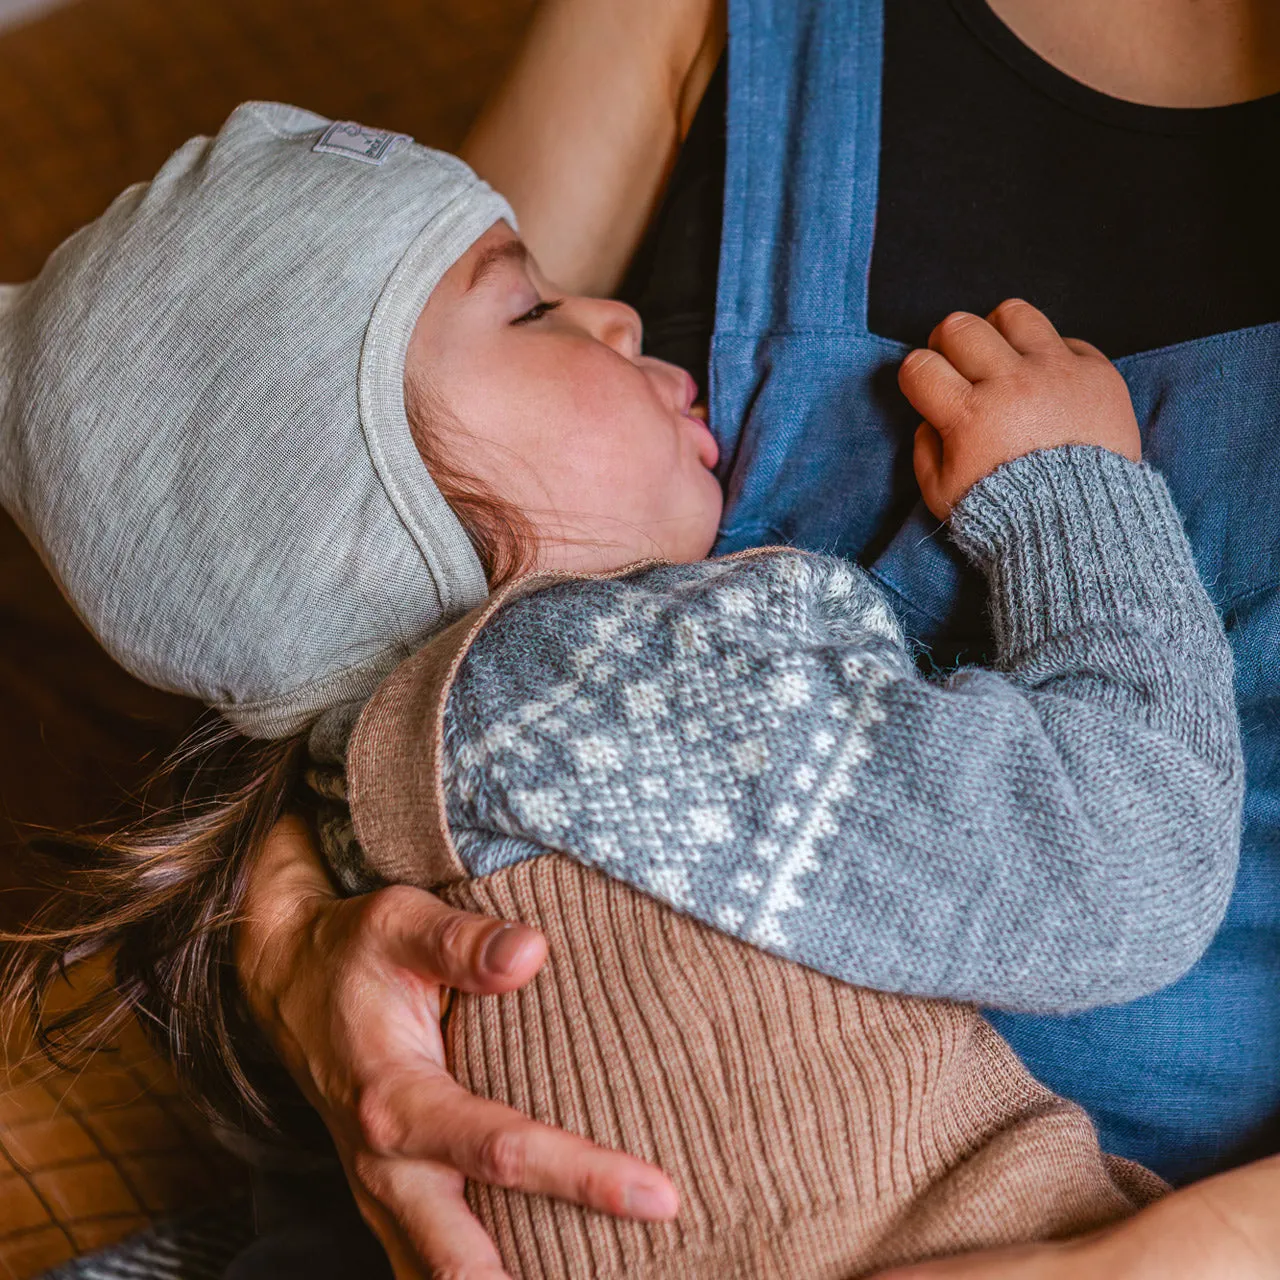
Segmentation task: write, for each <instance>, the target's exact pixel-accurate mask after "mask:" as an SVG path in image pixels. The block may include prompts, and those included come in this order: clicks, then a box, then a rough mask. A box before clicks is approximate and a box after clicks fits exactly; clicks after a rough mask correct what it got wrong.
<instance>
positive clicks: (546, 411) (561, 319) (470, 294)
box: [406, 222, 722, 571]
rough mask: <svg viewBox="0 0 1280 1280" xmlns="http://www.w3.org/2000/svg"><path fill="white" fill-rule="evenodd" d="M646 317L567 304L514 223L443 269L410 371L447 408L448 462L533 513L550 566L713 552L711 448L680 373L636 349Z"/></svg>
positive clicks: (594, 302)
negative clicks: (515, 230) (540, 270)
mask: <svg viewBox="0 0 1280 1280" xmlns="http://www.w3.org/2000/svg"><path fill="white" fill-rule="evenodd" d="M640 339H641V326H640V317H639V316H638V315H636V313H635V312H634V311H633V310H632V309H631V308H630V307H627V306H624V305H623V304H622V303H619V302H607V301H603V300H601V299H598V298H580V297H566V296H564V295H563V294H561V293H559V292H557V291H556V290H555V289H554V288H553V287H552V286H551V285H550V284H549V283H548V282H547V281H546V280H544V279H543V278H542V277H541V276H540V275H539V273H538V270H537V267H536V265H535V264H534V263H533V261H532V260H531V259H530V258H529V256H528V253H527V251H526V250H525V247H524V245H523V243H522V242H521V241H520V239H519V238H518V237H517V236H516V235H515V234H514V233H513V232H512V231H511V229H510V228H509V227H508V226H507V224H506V223H505V222H500V223H498V224H497V225H495V226H494V227H492V228H491V229H490V230H489V231H488V232H487V233H486V234H485V235H484V236H483V237H482V238H481V239H480V240H479V241H477V243H476V244H475V245H473V246H472V248H471V249H470V250H469V252H468V253H467V254H466V255H465V256H464V257H463V258H462V259H461V260H460V261H459V262H457V263H456V264H455V265H454V267H453V268H452V269H451V270H450V271H449V272H448V274H447V275H445V277H444V279H443V280H442V281H441V282H440V284H439V285H438V286H437V288H436V289H435V291H434V292H433V293H432V295H431V299H430V301H429V302H428V303H427V306H426V309H425V310H424V311H423V313H422V315H421V317H420V318H419V320H418V324H417V327H416V328H415V330H414V333H413V338H412V340H411V342H410V344H409V355H408V364H407V368H406V378H407V380H409V381H410V382H412V383H413V384H414V385H416V386H420V387H422V388H423V389H425V390H426V391H428V392H429V393H430V395H431V397H432V398H434V399H436V400H438V401H439V402H440V403H442V404H443V405H445V406H447V408H448V410H449V415H450V416H451V417H452V418H453V419H455V420H456V421H455V422H454V423H449V422H445V423H442V424H428V430H431V431H433V432H436V433H437V435H438V436H439V438H440V442H441V444H442V446H443V448H444V451H445V453H446V455H447V456H448V458H449V460H450V461H451V462H452V463H454V465H456V466H458V467H459V468H460V469H462V470H464V471H465V472H467V473H468V474H470V475H472V476H474V477H475V478H476V479H477V480H479V481H481V482H482V483H484V484H485V485H486V486H487V487H488V488H489V489H490V490H491V491H492V492H493V493H494V494H495V496H497V497H499V498H500V499H502V500H503V501H505V502H508V503H510V504H511V505H513V506H514V507H516V508H517V509H518V510H520V511H521V512H523V513H524V515H525V516H526V517H527V518H528V520H529V521H530V523H531V524H532V525H533V528H534V530H535V532H536V534H537V537H538V541H539V543H540V549H539V555H538V567H539V568H543V569H561V570H564V569H568V570H575V571H579V570H598V569H611V568H616V567H618V566H620V565H624V564H629V563H631V562H632V561H634V560H638V559H644V558H647V557H650V556H662V557H665V558H667V559H670V560H675V561H680V562H687V561H692V560H700V559H702V558H703V557H704V556H705V555H707V554H708V552H709V551H710V549H711V545H712V543H713V542H714V541H715V535H716V527H717V525H718V524H719V520H720V512H721V504H722V496H721V492H720V485H719V482H718V481H717V480H716V478H715V476H714V474H713V473H712V470H711V469H712V467H714V466H715V463H716V452H717V451H716V444H715V440H714V439H713V438H712V436H711V433H710V431H708V429H707V427H706V424H705V423H704V422H703V421H702V420H701V419H700V418H699V417H697V416H694V414H693V412H692V408H693V401H694V397H695V395H696V391H697V387H696V385H695V383H694V381H693V379H692V378H690V377H689V375H688V374H687V373H685V372H684V370H682V369H679V368H677V367H676V366H675V365H670V364H667V363H665V362H664V361H661V360H654V359H651V358H650V357H648V356H643V355H641V354H640Z"/></svg>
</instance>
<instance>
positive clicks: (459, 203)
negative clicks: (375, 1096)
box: [0, 103, 515, 738]
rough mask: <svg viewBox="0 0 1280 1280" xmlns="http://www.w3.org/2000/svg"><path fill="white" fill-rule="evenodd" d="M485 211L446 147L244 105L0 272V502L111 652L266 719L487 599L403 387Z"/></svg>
mask: <svg viewBox="0 0 1280 1280" xmlns="http://www.w3.org/2000/svg"><path fill="white" fill-rule="evenodd" d="M504 218H505V219H506V220H507V221H508V222H510V223H511V224H512V225H513V226H514V225H515V223H514V218H513V215H512V213H511V210H510V208H509V206H508V205H507V203H506V202H505V201H504V200H503V199H502V198H501V197H500V196H498V195H496V194H495V193H494V192H493V191H492V190H490V188H489V187H487V186H486V185H485V184H484V183H483V182H481V181H480V180H479V179H478V178H477V177H476V176H475V175H474V174H473V173H472V172H471V170H470V169H468V168H467V166H466V165H465V164H463V163H462V161H460V160H458V159H456V158H455V157H453V156H448V155H443V154H441V153H440V152H436V151H431V150H428V149H427V148H425V147H420V146H417V145H415V144H414V143H413V142H412V140H411V139H409V138H406V137H403V136H400V135H396V134H390V133H384V132H380V131H377V130H372V129H366V128H363V127H361V126H359V125H354V124H345V123H333V122H331V121H328V120H325V119H323V118H322V117H320V116H317V115H313V114H311V113H310V112H307V111H300V110H298V109H297V108H294V107H286V106H280V105H278V104H274V103H248V104H246V105H245V106H242V107H240V108H239V109H238V110H237V111H236V112H235V113H234V114H233V115H232V116H231V118H230V119H229V120H228V121H227V123H226V124H225V125H224V127H223V128H222V131H221V132H220V133H219V134H218V136H217V137H216V138H213V139H209V138H195V139H192V140H191V141H190V142H188V143H187V144H186V145H185V146H183V147H182V148H181V149H180V150H179V151H178V152H177V153H176V154H175V155H174V156H173V157H172V158H171V159H170V160H169V162H168V163H167V164H166V165H165V166H164V168H163V169H161V171H160V173H159V174H158V175H157V176H156V178H155V179H154V180H153V181H152V182H150V183H147V184H144V185H140V186H136V187H132V188H130V189H129V190H128V191H126V192H125V193H124V194H123V195H122V196H121V197H120V198H119V199H118V200H117V201H116V202H115V203H114V204H113V205H112V206H111V208H110V209H109V210H108V211H107V212H106V213H105V214H104V215H103V216H102V217H101V218H100V219H99V220H98V221H97V222H95V223H93V224H91V225H90V226H88V227H86V228H84V229H83V230H82V231H80V232H79V233H77V234H76V235H75V236H73V237H72V238H71V239H70V240H68V241H67V242H66V243H65V244H64V245H62V246H61V247H60V248H59V249H58V250H57V251H56V252H55V253H54V254H53V256H52V257H51V258H50V259H49V261H48V263H47V264H46V266H45V268H44V270H43V272H42V273H41V274H40V276H39V278H38V279H36V280H35V281H33V282H32V283H31V284H28V285H23V286H20V287H9V288H4V289H0V501H3V503H4V505H5V507H6V508H8V510H9V511H10V512H11V513H12V514H13V516H14V517H15V519H16V520H17V522H18V523H19V524H20V525H21V527H22V528H23V530H24V531H25V532H26V534H27V536H28V537H29V538H30V539H31V541H32V542H33V543H34V544H35V546H36V547H37V549H38V550H39V551H40V553H41V554H42V555H43V557H44V560H45V563H46V564H47V565H48V567H49V569H50V571H51V572H52V573H53V575H54V577H55V578H56V579H57V581H58V583H59V584H60V586H61V587H62V590H63V591H64V592H65V594H66V595H67V597H68V599H69V600H70V601H71V603H72V604H73V605H74V606H75V608H76V609H77V611H78V612H79V614H80V616H81V617H82V618H83V619H84V621H85V622H86V623H87V624H88V626H89V627H90V628H91V629H92V630H93V632H94V633H95V634H96V635H97V637H98V639H99V640H100V641H101V642H102V644H103V645H104V646H105V647H106V648H107V649H108V650H109V651H110V653H111V654H112V655H114V657H115V658H116V659H117V660H119V661H120V662H121V663H122V664H123V665H124V666H125V667H127V668H128V669H129V670H130V671H132V672H134V673H135V674H136V675H138V676H140V677H141V678H142V679H144V680H146V681H149V682H150V683H151V684H154V685H158V686H160V687H161V688H165V689H171V690H174V691H176V692H180V693H185V694H189V695H192V696H194V697H197V698H200V699H202V700H203V701H204V702H206V703H208V704H209V705H211V706H214V707H216V708H218V710H220V711H221V712H222V713H223V714H224V715H225V716H226V717H227V719H229V720H230V721H231V722H232V723H233V724H234V725H235V726H236V727H237V728H239V729H241V730H242V731H243V732H245V733H247V734H250V735H251V736H254V737H262V738H274V737H281V736H284V735H286V734H289V733H293V732H295V731H297V730H299V729H301V728H303V727H304V726H305V725H307V724H308V723H309V722H310V721H311V720H313V719H314V718H315V717H316V716H317V715H318V714H319V713H320V712H322V711H324V710H325V709H327V708H329V707H332V706H337V705H339V704H342V703H345V702H349V701H352V700H355V699H359V698H363V697H365V696H367V694H368V693H369V692H370V691H371V690H372V689H373V687H374V686H375V685H376V684H377V683H378V681H379V680H380V679H381V678H382V677H383V676H384V675H385V674H386V673H387V672H388V671H389V670H391V668H392V667H394V666H395V665H396V664H397V663H398V662H399V661H400V660H401V659H402V658H404V657H406V656H407V655H408V654H410V653H412V652H413V651H414V650H415V649H416V648H418V647H419V646H420V644H421V642H422V641H423V639H424V638H425V637H426V636H427V635H428V634H430V633H431V632H432V631H433V630H435V629H437V628H438V627H439V626H440V625H441V624H442V623H443V622H446V621H448V620H450V619H452V618H454V617H456V616H457V615H459V614H461V613H464V612H465V611H467V610H468V609H470V608H472V607H474V606H475V605H476V604H478V603H480V602H481V601H482V600H483V599H484V598H485V596H486V595H487V587H486V583H485V578H484V573H483V571H482V569H481V566H480V563H479V560H478V559H477V557H476V554H475V551H474V550H473V548H472V547H471V544H470V542H469V541H468V539H467V536H466V534H465V532H464V531H463V529H462V526H461V525H460V524H459V522H458V520H457V518H456V517H455V516H454V514H453V512H452V511H451V510H450V509H449V508H448V506H447V505H446V504H445V502H444V500H443V498H442V497H441V496H440V492H439V490H438V489H437V488H436V486H435V485H434V483H433V482H432V481H431V479H430V477H429V476H428V474H427V472H426V468H425V467H424V466H423V464H422V461H421V458H420V457H419V454H418V451H417V448H416V447H415V445H414V442H413V439H412V436H411V434H410V430H409V424H408V421H407V419H406V417H405V408H404V397H403V390H402V388H403V376H404V362H405V353H406V350H407V347H408V342H409V337H410V334H411V333H412V331H413V326H414V323H415V322H416V320H417V318H418V315H419V313H420V312H421V310H422V308H423V306H424V305H425V304H426V301H427V298H428V296H429V295H430V293H431V291H432V290H433V289H434V288H435V286H436V285H437V284H438V283H439V281H440V278H441V277H442V276H443V275H444V273H445V272H446V271H447V270H448V269H449V268H450V267H451V266H452V265H453V264H454V263H455V262H456V261H457V260H458V259H459V258H460V257H461V256H462V255H463V254H464V253H465V252H466V251H467V249H468V248H470V246H471V245H472V244H474V243H475V241H476V240H477V239H479V238H480V236H481V235H483V234H484V232H485V231H486V230H487V229H488V228H489V227H491V226H492V225H493V224H494V223H495V222H498V221H500V220H502V219H504Z"/></svg>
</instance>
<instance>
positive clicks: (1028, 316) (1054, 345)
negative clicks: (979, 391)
mask: <svg viewBox="0 0 1280 1280" xmlns="http://www.w3.org/2000/svg"><path fill="white" fill-rule="evenodd" d="M987 320H988V322H989V323H990V324H991V327H992V328H993V329H995V330H996V331H997V332H998V333H999V334H1000V336H1001V337H1002V338H1004V340H1005V341H1006V342H1007V343H1008V344H1009V346H1010V347H1012V348H1013V350H1014V351H1017V352H1020V353H1021V354H1022V355H1030V354H1031V353H1032V352H1035V351H1052V350H1057V349H1059V348H1061V346H1062V337H1061V335H1060V334H1059V333H1058V331H1057V329H1055V328H1054V327H1053V322H1052V321H1051V320H1050V319H1049V317H1048V316H1047V315H1045V313H1044V312H1043V311H1041V310H1040V309H1039V307H1033V306H1032V305H1031V303H1029V302H1024V301H1023V300H1022V299H1021V298H1006V299H1005V301H1004V302H1002V303H1001V304H1000V305H999V306H998V307H997V308H996V309H995V310H994V311H993V312H992V313H991V314H990V315H989V316H988V317H987Z"/></svg>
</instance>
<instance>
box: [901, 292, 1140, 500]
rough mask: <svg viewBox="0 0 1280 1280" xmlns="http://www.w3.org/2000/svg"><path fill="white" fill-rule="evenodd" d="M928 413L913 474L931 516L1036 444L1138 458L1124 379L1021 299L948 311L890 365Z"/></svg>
mask: <svg viewBox="0 0 1280 1280" xmlns="http://www.w3.org/2000/svg"><path fill="white" fill-rule="evenodd" d="M898 385H899V386H900V387H901V388H902V391H903V394H904V395H905V396H906V397H907V399H908V400H910V401H911V403H912V405H913V406H914V407H915V408H916V409H917V410H918V411H919V412H920V413H921V415H922V416H923V417H924V418H925V419H926V420H925V421H924V422H922V423H921V424H920V427H919V429H918V430H917V431H916V444H915V468H916V479H917V480H918V481H919V482H920V491H921V493H922V494H923V495H924V500H925V504H926V505H927V506H928V508H929V510H930V511H932V512H933V514H934V515H935V516H937V518H938V519H939V520H945V519H946V518H947V516H949V515H950V514H951V508H952V507H954V506H955V505H956V503H957V502H959V501H960V499H961V498H963V497H964V495H965V494H966V493H968V492H969V490H970V489H971V488H972V487H973V486H974V485H975V484H977V483H978V481H979V480H982V479H983V478H985V477H986V476H989V475H990V474H991V473H992V472H993V471H994V470H995V469H996V468H997V467H999V466H1000V465H1002V464H1003V463H1005V462H1011V461H1013V459H1014V458H1020V457H1021V456H1022V455H1023V454H1024V453H1032V452H1034V451H1035V450H1036V449H1052V448H1054V447H1055V446H1057V445H1064V444H1094V445H1101V446H1102V447H1103V448H1104V449H1110V450H1112V451H1113V452H1115V453H1119V454H1123V455H1124V456H1125V457H1126V458H1128V459H1130V460H1131V461H1133V462H1137V461H1138V459H1139V458H1140V457H1141V456H1142V444H1141V440H1140V438H1139V436H1138V423H1137V420H1136V419H1135V418H1134V416H1133V405H1132V404H1131V403H1130V401H1129V389H1128V388H1127V387H1126V386H1125V383H1124V379H1123V378H1122V377H1121V376H1120V373H1119V371H1118V370H1117V369H1116V367H1115V365H1113V364H1112V363H1111V362H1110V361H1109V360H1108V359H1107V358H1106V356H1104V355H1103V354H1102V352H1101V351H1099V350H1098V349H1097V347H1092V346H1090V345H1089V344H1088V343H1087V342H1080V341H1079V340H1078V339H1076V338H1066V339H1063V338H1061V337H1059V336H1058V331H1057V330H1056V329H1055V328H1054V327H1053V325H1052V324H1050V323H1049V319H1048V317H1047V316H1045V315H1044V313H1043V312H1041V311H1037V310H1036V308H1035V307H1033V306H1032V305H1031V304H1030V303H1029V302H1022V301H1019V300H1018V299H1010V300H1009V301H1008V302H1002V303H1001V304H1000V305H999V306H998V307H997V308H996V309H995V310H994V311H993V312H992V313H991V315H990V316H989V317H988V318H987V319H986V320H983V319H982V318H981V317H979V316H974V315H969V314H968V313H967V312H963V311H956V312H953V313H952V314H951V315H949V316H948V317H947V318H946V319H945V320H944V321H943V322H942V323H941V324H940V325H939V326H938V327H937V328H936V329H935V330H934V331H933V333H931V334H930V335H929V349H928V350H927V351H924V350H921V351H913V352H911V354H910V355H909V356H907V358H906V359H905V360H904V361H903V362H902V367H901V368H900V369H899V370H898Z"/></svg>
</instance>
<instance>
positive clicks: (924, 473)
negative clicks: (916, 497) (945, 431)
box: [912, 422, 951, 520]
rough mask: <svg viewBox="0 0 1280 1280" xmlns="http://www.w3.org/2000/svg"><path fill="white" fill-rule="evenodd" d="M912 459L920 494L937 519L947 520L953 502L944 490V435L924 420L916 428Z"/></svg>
mask: <svg viewBox="0 0 1280 1280" xmlns="http://www.w3.org/2000/svg"><path fill="white" fill-rule="evenodd" d="M912 461H913V463H914V464H915V471H916V483H917V484H919V486H920V496H921V497H922V498H924V505H925V506H926V507H928V508H929V510H930V511H931V512H932V513H933V515H934V517H935V518H936V519H938V520H945V519H946V518H947V517H948V516H949V515H950V514H951V504H950V503H949V502H948V501H947V499H946V497H945V494H944V490H943V481H942V462H943V450H942V437H941V436H940V435H939V434H938V433H937V432H936V431H935V430H934V429H933V427H932V426H930V425H929V423H927V422H922V423H921V424H920V426H919V427H918V428H917V429H916V441H915V450H914V453H913V455H912Z"/></svg>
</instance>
